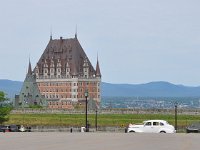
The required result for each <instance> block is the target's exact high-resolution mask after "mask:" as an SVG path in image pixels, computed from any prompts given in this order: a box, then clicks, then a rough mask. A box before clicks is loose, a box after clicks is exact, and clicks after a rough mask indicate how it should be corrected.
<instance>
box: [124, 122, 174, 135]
mask: <svg viewBox="0 0 200 150" xmlns="http://www.w3.org/2000/svg"><path fill="white" fill-rule="evenodd" d="M127 132H136V133H175V132H176V130H175V129H174V126H172V125H170V124H169V123H168V122H167V121H165V120H147V121H144V123H143V124H142V125H135V124H129V126H128V128H127Z"/></svg>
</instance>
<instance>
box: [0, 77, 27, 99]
mask: <svg viewBox="0 0 200 150" xmlns="http://www.w3.org/2000/svg"><path fill="white" fill-rule="evenodd" d="M22 84H23V82H21V81H11V80H2V79H0V91H4V92H5V93H6V94H7V97H9V98H14V97H15V94H19V92H20V90H21V87H22Z"/></svg>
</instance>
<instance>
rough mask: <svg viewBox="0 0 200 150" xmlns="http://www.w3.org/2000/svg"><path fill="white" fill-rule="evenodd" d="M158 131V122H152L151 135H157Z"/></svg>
mask: <svg viewBox="0 0 200 150" xmlns="http://www.w3.org/2000/svg"><path fill="white" fill-rule="evenodd" d="M159 130H160V122H158V121H153V126H152V133H158V132H159Z"/></svg>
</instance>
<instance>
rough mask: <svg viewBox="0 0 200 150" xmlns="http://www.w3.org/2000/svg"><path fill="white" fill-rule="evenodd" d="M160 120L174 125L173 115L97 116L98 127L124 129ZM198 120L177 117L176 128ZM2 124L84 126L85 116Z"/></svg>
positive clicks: (18, 117)
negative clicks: (132, 124) (131, 125)
mask: <svg viewBox="0 0 200 150" xmlns="http://www.w3.org/2000/svg"><path fill="white" fill-rule="evenodd" d="M150 119H161V120H166V121H168V122H169V123H170V124H172V125H174V115H170V114H166V115H164V114H98V126H101V127H104V126H115V127H125V126H127V125H128V124H129V123H142V122H143V121H144V120H150ZM199 120H200V116H199V115H178V127H182V128H184V127H186V126H187V125H189V124H191V123H193V122H197V121H199ZM88 121H89V123H90V125H91V127H94V126H95V114H89V115H88ZM4 124H23V125H29V126H37V125H39V126H69V127H70V126H74V127H81V126H85V114H10V115H9V121H7V122H5V123H4Z"/></svg>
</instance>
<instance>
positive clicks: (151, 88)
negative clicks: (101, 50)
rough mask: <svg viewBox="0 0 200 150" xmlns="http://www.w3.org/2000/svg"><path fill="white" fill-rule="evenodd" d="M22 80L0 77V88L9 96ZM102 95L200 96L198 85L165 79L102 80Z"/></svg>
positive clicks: (18, 87)
mask: <svg viewBox="0 0 200 150" xmlns="http://www.w3.org/2000/svg"><path fill="white" fill-rule="evenodd" d="M22 84H23V82H22V81H12V80H8V79H0V90H2V91H4V92H5V93H7V96H8V97H9V98H14V97H15V94H19V92H20V90H21V87H22ZM101 89H102V96H115V97H116V96H119V97H138V96H140V97H200V86H196V87H192V86H185V85H175V84H172V83H169V82H166V81H154V82H149V83H143V84H113V83H106V82H102V85H101Z"/></svg>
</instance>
